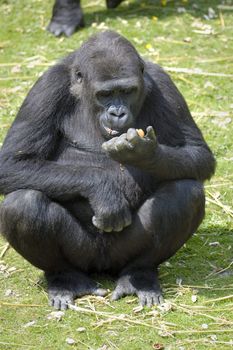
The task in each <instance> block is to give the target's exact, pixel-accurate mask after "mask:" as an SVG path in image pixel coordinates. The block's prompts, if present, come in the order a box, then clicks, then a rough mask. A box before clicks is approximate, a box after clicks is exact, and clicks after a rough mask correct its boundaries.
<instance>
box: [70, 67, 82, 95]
mask: <svg viewBox="0 0 233 350" xmlns="http://www.w3.org/2000/svg"><path fill="white" fill-rule="evenodd" d="M82 82H83V74H82V72H81V71H80V69H78V68H77V69H76V70H75V71H73V74H72V80H71V87H70V93H71V94H72V95H73V96H75V97H76V98H80V96H81V93H82Z"/></svg>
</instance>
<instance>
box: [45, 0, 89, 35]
mask: <svg viewBox="0 0 233 350" xmlns="http://www.w3.org/2000/svg"><path fill="white" fill-rule="evenodd" d="M84 25H85V24H84V18H83V13H82V9H81V8H80V6H79V5H78V4H76V3H75V2H74V3H73V5H72V6H67V7H62V8H59V7H58V8H56V9H55V10H54V11H53V17H52V19H51V21H50V23H49V25H48V27H47V30H48V31H49V32H51V33H52V34H54V35H55V36H60V35H62V34H64V35H66V36H71V35H72V34H73V33H74V32H75V31H76V30H78V29H80V28H83V27H84Z"/></svg>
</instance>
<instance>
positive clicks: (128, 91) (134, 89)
mask: <svg viewBox="0 0 233 350" xmlns="http://www.w3.org/2000/svg"><path fill="white" fill-rule="evenodd" d="M136 91H137V88H136V87H132V88H128V89H124V90H123V91H122V92H123V94H124V95H131V94H133V93H135V92H136Z"/></svg>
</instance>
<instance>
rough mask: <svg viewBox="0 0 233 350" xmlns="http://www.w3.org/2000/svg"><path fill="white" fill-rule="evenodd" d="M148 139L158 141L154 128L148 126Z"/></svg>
mask: <svg viewBox="0 0 233 350" xmlns="http://www.w3.org/2000/svg"><path fill="white" fill-rule="evenodd" d="M146 138H148V139H150V140H152V141H155V140H156V136H155V132H154V129H153V128H152V126H148V127H147V128H146Z"/></svg>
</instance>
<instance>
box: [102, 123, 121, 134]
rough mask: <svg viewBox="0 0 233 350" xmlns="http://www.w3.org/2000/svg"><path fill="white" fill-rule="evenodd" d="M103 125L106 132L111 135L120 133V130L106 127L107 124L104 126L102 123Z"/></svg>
mask: <svg viewBox="0 0 233 350" xmlns="http://www.w3.org/2000/svg"><path fill="white" fill-rule="evenodd" d="M103 127H104V129H105V130H106V131H107V133H108V134H109V135H111V136H116V135H118V134H119V133H120V131H117V130H113V129H110V128H108V127H107V126H104V125H103Z"/></svg>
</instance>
